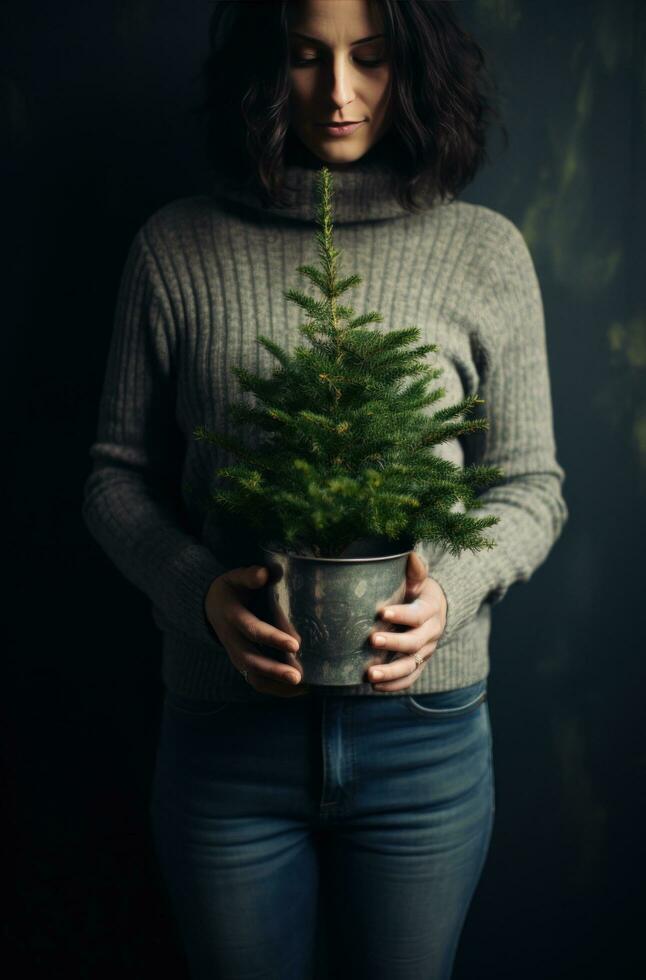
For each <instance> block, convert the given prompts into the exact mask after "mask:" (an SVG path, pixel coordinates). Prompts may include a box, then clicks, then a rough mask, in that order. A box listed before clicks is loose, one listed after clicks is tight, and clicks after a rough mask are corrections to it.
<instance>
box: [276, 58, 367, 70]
mask: <svg viewBox="0 0 646 980" xmlns="http://www.w3.org/2000/svg"><path fill="white" fill-rule="evenodd" d="M320 60H321V59H320V58H300V59H294V60H293V61H292V64H293V65H294V67H295V68H302V67H304V66H305V65H315V64H316V63H317V62H318V61H320ZM354 60H355V61H356V62H357V64H358V65H363V66H364V67H366V68H374V67H375V66H376V65H383V63H384V61H385V58H355V59H354Z"/></svg>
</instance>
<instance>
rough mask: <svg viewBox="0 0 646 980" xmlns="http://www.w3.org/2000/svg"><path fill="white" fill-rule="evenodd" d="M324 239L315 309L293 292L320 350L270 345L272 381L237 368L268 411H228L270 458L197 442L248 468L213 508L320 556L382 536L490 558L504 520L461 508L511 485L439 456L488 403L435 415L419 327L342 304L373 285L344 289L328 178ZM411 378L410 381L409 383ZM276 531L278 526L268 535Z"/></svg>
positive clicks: (320, 186)
mask: <svg viewBox="0 0 646 980" xmlns="http://www.w3.org/2000/svg"><path fill="white" fill-rule="evenodd" d="M317 190H318V204H317V210H316V222H317V224H318V225H319V227H320V230H319V231H317V233H316V241H317V242H318V253H319V256H320V267H318V268H317V267H314V266H312V265H301V266H299V267H298V271H299V273H300V274H301V275H302V276H304V277H305V278H307V279H308V280H310V281H311V282H312V283H314V285H315V286H316V287H318V289H319V291H320V293H321V295H322V298H321V299H315V298H314V297H312V296H309V295H307V294H306V293H304V292H301V291H300V290H299V289H289V290H287V291H285V293H284V295H285V297H286V298H287V299H288V300H290V301H292V302H294V303H297V304H298V305H299V306H300V307H301V308H302V309H303V311H304V312H305V313H306V314H307V316H308V318H309V319H308V322H306V323H304V324H301V325H300V326H299V331H300V332H301V334H302V335H303V336H304V337H305V338H306V339H307V341H308V345H307V346H306V345H302V346H298V347H296V349H295V350H294V353H293V354H292V355H290V354H288V353H287V352H286V351H285V350H283V348H281V347H280V346H279V345H278V344H276V343H274V342H273V341H272V340H270V339H269V338H268V337H266V336H263V335H261V336H260V337H259V339H258V342H259V343H261V344H263V345H264V347H266V349H267V350H268V351H270V352H271V354H272V355H273V356H274V357H275V358H276V360H277V361H278V362H279V367H277V368H276V369H275V370H274V372H273V376H272V377H271V378H262V377H259V376H258V375H256V374H252V373H251V372H249V371H247V370H246V369H243V368H234V369H233V370H234V371H235V372H236V375H237V377H238V378H239V381H240V385H241V387H242V389H243V390H245V391H250V392H253V394H254V395H255V396H256V399H257V404H256V406H250V405H247V404H245V403H244V402H237V403H234V404H232V405H230V406H229V413H230V418H231V420H232V422H233V423H234V425H236V426H240V425H249V426H254V427H256V428H258V429H260V430H262V436H263V438H262V439H261V445H260V447H259V448H258V449H255V450H254V449H250V448H249V447H247V446H245V444H244V443H243V442H242V441H241V439H240V437H231V436H228V435H225V434H223V433H216V432H212V431H210V430H208V429H206V428H205V427H204V426H198V427H197V428H196V429H195V430H194V433H193V434H194V437H195V438H196V439H198V440H206V441H208V442H210V443H212V444H214V445H216V446H219V447H221V448H223V449H225V450H228V451H230V452H231V453H233V454H234V456H237V457H240V458H241V460H242V463H241V464H239V465H235V466H227V467H222V468H220V469H217V470H216V474H217V475H218V476H221V477H223V478H225V479H226V480H228V481H230V482H231V484H232V486H231V487H230V488H223V489H219V490H217V491H215V492H213V493H211V494H210V496H209V498H208V506H209V507H210V508H213V509H215V510H216V511H218V512H219V517H221V518H222V519H224V520H225V521H226V516H227V515H228V514H231V513H233V514H237V515H238V516H240V517H241V518H242V519H243V520H244V521H245V522H246V523H247V524H248V525H249V526H251V527H253V528H255V529H257V530H258V531H259V532H260V538H261V543H263V544H271V545H272V546H274V547H279V548H282V549H283V550H285V551H292V552H296V553H300V554H308V555H314V556H316V557H338V556H339V555H340V554H341V553H342V552H343V550H344V549H345V548H346V547H347V546H348V545H349V544H352V543H353V542H355V541H357V540H358V539H362V538H370V537H374V536H378V537H383V538H386V539H387V540H388V541H392V542H393V543H394V542H401V541H403V540H405V541H409V542H410V546H411V547H413V546H414V543H415V542H423V541H437V542H440V543H441V544H443V545H444V547H445V548H447V549H448V550H449V551H450V552H451V553H452V554H454V555H456V556H457V555H459V554H460V552H461V551H462V550H464V549H470V550H471V551H474V552H475V551H478V550H480V549H481V548H483V547H486V548H492V547H494V545H495V542H494V541H492V540H490V539H488V538H486V537H483V536H482V534H481V533H480V532H481V531H482V530H483V529H485V528H487V527H490V526H491V525H493V524H496V523H497V522H498V520H499V518H498V517H495V516H493V515H490V516H485V517H480V518H477V517H473V516H470V515H469V514H468V513H466V512H464V513H463V512H460V511H457V512H456V511H454V510H453V509H452V508H453V507H454V505H455V504H456V503H457V502H458V501H462V502H463V504H464V507H465V510H466V511H468V510H474V509H477V508H480V507H482V504H481V503H480V501H479V500H478V496H477V494H478V490H479V489H480V488H481V487H485V486H488V485H491V484H495V483H498V482H500V481H501V480H502V479H503V477H504V472H503V471H502V470H501V469H499V468H498V467H493V466H480V465H471V466H467V467H464V468H462V467H460V466H458V465H456V464H454V463H451V462H449V461H447V460H444V459H442V458H441V457H439V456H437V455H436V454H435V453H434V452H433V447H434V446H436V445H438V444H440V443H442V442H446V441H447V440H449V439H453V438H454V437H456V436H460V435H464V434H466V433H470V432H474V431H476V430H477V429H483V428H487V427H488V422H487V420H486V419H484V418H480V419H471V420H467V421H465V420H461V419H460V416H463V415H466V414H468V413H469V412H470V411H472V410H473V408H474V407H475V406H476V405H478V404H484V401H483V400H482V399H480V398H478V396H477V395H469V396H468V397H466V398H464V399H463V400H462V401H460V402H459V403H458V404H456V405H452V406H449V407H446V408H440V409H438V410H437V411H435V413H434V414H432V415H429V414H428V413H425V412H424V411H423V409H424V408H425V407H426V406H429V405H432V404H433V403H434V402H436V401H438V399H440V398H442V397H443V396H444V394H445V390H444V389H443V388H436V389H435V390H434V391H431V392H429V391H427V388H428V385H429V383H430V381H431V380H433V379H435V378H437V377H439V376H440V375H441V374H442V369H441V368H433V367H431V366H430V365H429V364H428V363H426V360H425V359H426V355H427V354H429V353H434V352H436V351H437V350H438V349H439V348H438V346H437V345H436V344H424V345H421V346H413V345H414V344H415V343H416V341H418V340H419V337H420V330H419V328H418V327H415V326H410V327H404V328H403V329H400V330H390V331H388V332H384V331H381V330H371V329H367V325H368V324H370V323H378V322H381V321H382V320H383V317H382V316H381V314H380V313H378V312H375V311H370V312H368V313H363V314H361V315H359V316H355V311H354V310H353V308H352V307H350V306H345V305H342V304H341V302H340V301H339V298H340V297H341V296H342V295H343V294H344V293H345V292H347V290H349V289H350V288H352V287H353V286H356V285H358V284H359V283H361V282H362V279H361V277H360V276H359V275H356V274H353V275H349V276H345V277H342V278H339V266H340V263H339V261H338V260H339V256H340V254H341V252H340V251H339V250H337V249H335V248H334V244H333V236H332V229H333V213H332V195H333V187H332V175H331V172H330V170H329V169H328V168H327V167H325V166H323V167H322V168H321V170H320V172H319V174H318V176H317ZM409 378H412V379H413V380H412V381H410V382H407V379H409ZM268 529H271V531H270V533H269V532H268Z"/></svg>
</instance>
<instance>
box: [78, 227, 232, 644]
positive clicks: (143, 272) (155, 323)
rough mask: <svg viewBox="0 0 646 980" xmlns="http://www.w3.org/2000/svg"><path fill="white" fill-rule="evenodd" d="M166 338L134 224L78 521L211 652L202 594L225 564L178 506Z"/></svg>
mask: <svg viewBox="0 0 646 980" xmlns="http://www.w3.org/2000/svg"><path fill="white" fill-rule="evenodd" d="M175 340H176V331H175V323H174V315H173V309H172V303H171V300H170V298H169V294H168V291H167V290H166V288H165V284H164V281H163V279H162V277H161V275H160V273H159V269H158V266H157V265H156V262H155V259H154V257H153V254H152V252H151V251H150V249H149V247H148V246H147V243H146V239H145V230H144V229H141V230H140V231H139V232H138V233H137V235H136V236H135V238H134V240H133V242H132V244H131V247H130V250H129V253H128V256H127V259H126V264H125V267H124V270H123V274H122V277H121V282H120V287H119V293H118V297H117V303H116V312H115V317H114V325H113V333H112V339H111V343H110V349H109V354H108V360H107V366H106V371H105V378H104V383H103V391H102V394H101V401H100V408H99V421H98V429H97V434H96V441H95V442H94V444H93V445H92V446H91V448H90V456H91V459H92V461H93V465H92V471H91V473H90V475H89V477H88V479H87V481H86V483H85V486H84V495H83V508H82V513H83V519H84V521H85V524H86V525H87V527H88V529H89V531H90V533H91V534H92V535H93V537H94V538H95V540H96V541H97V542H98V544H99V545H100V546H101V548H102V549H103V550H104V552H105V553H106V554H107V555H108V557H109V558H110V559H111V560H112V562H113V563H114V564H115V565H116V567H117V568H118V569H119V570H120V571H121V572H122V574H123V575H124V576H125V577H126V578H127V579H128V580H129V581H130V582H131V583H132V584H133V585H135V586H136V587H137V588H139V589H141V591H142V592H144V593H145V594H146V595H147V596H148V597H149V598H150V600H151V601H152V603H153V605H154V606H155V611H156V614H157V618H158V619H159V620H161V621H162V622H163V623H165V624H168V626H169V627H171V628H172V629H173V630H174V631H175V632H176V633H179V634H183V635H185V636H188V637H191V638H192V639H194V640H197V641H202V642H203V643H206V644H209V643H210V644H213V647H214V650H216V645H215V641H214V639H213V633H212V632H211V629H210V626H209V624H208V622H207V620H206V616H205V613H204V597H205V595H206V592H207V590H208V587H209V585H210V583H211V582H212V581H213V579H214V578H215V577H216V576H218V575H220V574H221V573H222V572H223V571H224V568H223V566H222V565H221V563H220V562H219V561H218V560H217V559H216V558H215V557H214V555H213V554H212V553H211V552H210V550H209V549H208V548H206V547H205V546H204V545H203V544H202V543H201V542H200V541H199V540H198V539H197V538H196V537H195V536H194V535H193V534H192V533H191V531H190V529H189V527H188V526H187V525H188V522H187V519H186V516H185V515H184V514H183V513H182V509H181V505H180V503H179V488H178V483H179V479H180V472H181V451H180V450H181V433H180V432H179V429H178V426H177V423H176V419H175V394H174V386H173V351H174V347H175Z"/></svg>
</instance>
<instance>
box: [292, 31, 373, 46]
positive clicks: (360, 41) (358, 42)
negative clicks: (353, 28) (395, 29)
mask: <svg viewBox="0 0 646 980" xmlns="http://www.w3.org/2000/svg"><path fill="white" fill-rule="evenodd" d="M289 33H290V35H295V36H296V37H302V38H303V39H304V40H305V41H313V42H314V44H321V45H322V46H323V47H324V48H326V47H327V44H326V43H325V41H320V40H319V39H318V38H316V37H308V35H307V34H300V33H299V31H290V32H289ZM376 37H384V35H383V34H371V35H370V37H360V38H359V40H358V41H350V47H352V46H353V45H355V44H364V43H365V42H366V41H374V39H375V38H376Z"/></svg>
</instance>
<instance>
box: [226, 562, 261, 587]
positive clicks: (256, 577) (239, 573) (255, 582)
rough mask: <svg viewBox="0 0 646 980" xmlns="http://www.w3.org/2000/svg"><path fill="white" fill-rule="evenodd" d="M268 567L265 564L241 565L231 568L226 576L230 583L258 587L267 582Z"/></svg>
mask: <svg viewBox="0 0 646 980" xmlns="http://www.w3.org/2000/svg"><path fill="white" fill-rule="evenodd" d="M267 576H268V569H267V567H266V566H265V565H242V566H240V567H239V568H234V569H232V570H231V571H230V572H229V573H228V575H227V578H228V580H229V582H230V583H231V584H232V585H242V586H243V587H244V588H246V589H259V588H261V586H263V585H265V584H266V582H267Z"/></svg>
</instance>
